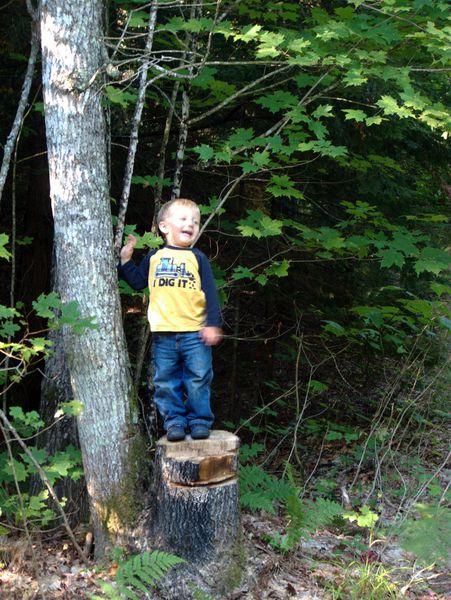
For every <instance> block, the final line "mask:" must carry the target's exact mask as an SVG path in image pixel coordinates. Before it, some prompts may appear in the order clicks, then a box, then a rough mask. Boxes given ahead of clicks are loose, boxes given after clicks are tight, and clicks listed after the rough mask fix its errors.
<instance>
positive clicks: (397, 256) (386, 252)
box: [377, 248, 406, 269]
mask: <svg viewBox="0 0 451 600" xmlns="http://www.w3.org/2000/svg"><path fill="white" fill-rule="evenodd" d="M377 256H380V257H381V258H382V260H381V267H384V268H386V269H388V268H390V267H393V266H396V267H399V268H401V267H403V266H404V263H405V262H406V261H405V258H404V254H402V253H401V252H398V250H396V249H395V248H386V249H383V250H379V251H378V252H377Z"/></svg>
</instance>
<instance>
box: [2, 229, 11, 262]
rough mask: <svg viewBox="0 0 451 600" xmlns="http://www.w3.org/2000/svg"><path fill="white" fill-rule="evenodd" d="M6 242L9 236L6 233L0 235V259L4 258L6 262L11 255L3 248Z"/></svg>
mask: <svg viewBox="0 0 451 600" xmlns="http://www.w3.org/2000/svg"><path fill="white" fill-rule="evenodd" d="M8 242H9V236H8V235H7V234H6V233H0V258H6V260H9V259H10V258H11V253H10V252H9V251H8V250H7V249H6V248H5V246H6V244H7V243H8Z"/></svg>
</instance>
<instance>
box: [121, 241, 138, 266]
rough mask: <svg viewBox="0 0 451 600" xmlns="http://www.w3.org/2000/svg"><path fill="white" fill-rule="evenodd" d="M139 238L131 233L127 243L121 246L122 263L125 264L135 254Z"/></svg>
mask: <svg viewBox="0 0 451 600" xmlns="http://www.w3.org/2000/svg"><path fill="white" fill-rule="evenodd" d="M136 242H137V239H136V238H135V236H134V235H132V234H131V233H130V234H129V235H128V237H127V243H126V244H125V246H123V247H122V248H121V265H125V263H126V262H128V261H129V260H130V259H131V257H132V256H133V250H134V249H135V246H136Z"/></svg>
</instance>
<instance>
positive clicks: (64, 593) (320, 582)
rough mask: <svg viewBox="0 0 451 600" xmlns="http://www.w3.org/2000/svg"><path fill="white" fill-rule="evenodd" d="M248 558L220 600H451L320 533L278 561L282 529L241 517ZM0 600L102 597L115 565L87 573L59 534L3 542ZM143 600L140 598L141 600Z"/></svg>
mask: <svg viewBox="0 0 451 600" xmlns="http://www.w3.org/2000/svg"><path fill="white" fill-rule="evenodd" d="M243 526H244V533H245V545H246V552H247V564H246V576H245V578H244V583H243V585H242V587H241V588H240V589H239V590H237V591H236V592H234V593H233V594H231V595H230V596H229V597H228V598H227V599H224V600H254V599H255V600H263V599H266V598H267V599H280V600H286V599H299V600H301V599H302V600H315V599H325V600H327V599H331V600H339V599H343V600H348V599H355V600H363V599H371V600H377V599H384V598H407V599H416V600H426V599H427V600H433V599H451V575H450V573H449V571H448V573H446V572H445V570H444V569H440V568H438V567H436V566H434V565H432V566H429V567H427V568H424V567H420V566H418V565H417V564H416V562H415V560H414V558H413V556H412V555H409V554H408V553H406V552H404V551H403V550H401V549H400V548H398V547H396V546H394V545H388V544H385V543H383V542H382V541H381V543H380V544H375V545H374V548H376V547H378V550H369V551H368V552H366V553H362V552H360V554H359V553H358V552H357V551H356V549H355V548H353V544H352V536H345V535H343V534H340V533H337V532H333V531H331V530H324V531H320V532H317V533H315V534H314V535H311V536H309V537H308V538H306V539H303V540H301V541H300V543H299V544H298V546H297V548H296V549H294V550H293V551H291V552H289V553H286V554H281V553H280V552H276V551H275V550H274V549H273V548H272V547H271V546H270V544H269V543H268V541H267V540H268V538H269V537H271V536H272V535H274V533H275V531H280V530H281V529H283V527H284V522H283V520H282V518H279V517H268V516H267V515H265V516H263V515H261V514H257V515H256V514H248V513H244V515H243ZM0 561H1V562H0V598H2V600H3V599H5V600H19V599H20V600H34V599H41V598H42V599H43V600H75V599H83V598H87V599H88V598H90V597H91V595H92V594H96V595H98V596H102V593H101V590H100V588H99V581H101V580H103V581H108V582H112V581H114V574H115V571H116V569H117V565H115V564H114V563H113V564H109V565H108V566H105V565H103V566H102V565H94V564H92V565H86V564H84V563H83V562H82V561H81V560H80V558H79V557H78V556H77V554H76V553H75V551H74V549H73V548H72V546H71V545H70V542H69V541H68V540H67V539H66V538H65V537H64V535H62V534H54V535H53V536H49V537H47V539H45V540H43V539H41V540H40V541H39V542H38V541H36V542H35V543H34V544H33V551H32V552H31V551H30V550H29V548H28V546H27V544H26V543H25V542H24V540H22V541H20V542H18V541H17V542H12V541H9V540H7V539H6V538H0ZM142 597H143V598H144V597H145V596H142ZM146 597H147V598H149V599H150V598H152V597H153V595H152V592H149V594H148V595H147V596H146Z"/></svg>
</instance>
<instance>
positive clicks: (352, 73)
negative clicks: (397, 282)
mask: <svg viewBox="0 0 451 600" xmlns="http://www.w3.org/2000/svg"><path fill="white" fill-rule="evenodd" d="M366 81H368V77H366V76H365V75H363V73H362V69H361V68H359V67H354V68H352V69H349V71H348V72H347V73H346V75H345V77H344V78H343V82H344V84H345V86H346V87H351V86H359V85H362V83H365V82H366Z"/></svg>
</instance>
